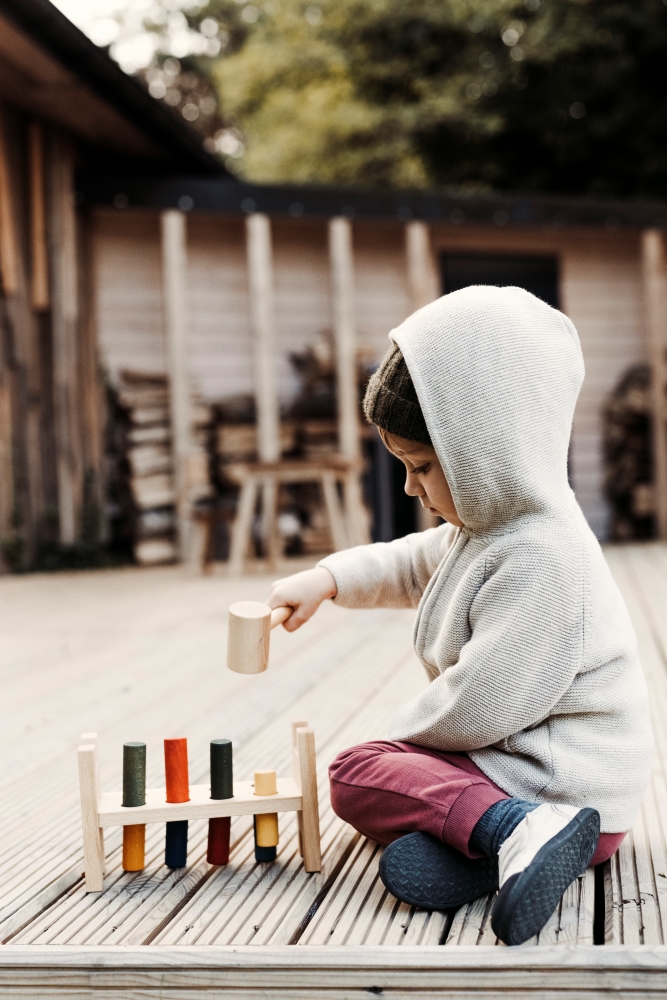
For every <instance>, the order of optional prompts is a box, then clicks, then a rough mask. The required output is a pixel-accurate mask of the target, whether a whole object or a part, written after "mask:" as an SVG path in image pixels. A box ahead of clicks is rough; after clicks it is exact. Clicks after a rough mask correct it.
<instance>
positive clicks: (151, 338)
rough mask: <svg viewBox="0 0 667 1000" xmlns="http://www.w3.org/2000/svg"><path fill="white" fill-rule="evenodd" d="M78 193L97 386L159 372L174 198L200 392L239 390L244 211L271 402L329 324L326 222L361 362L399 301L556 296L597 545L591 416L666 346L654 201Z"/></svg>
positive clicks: (94, 182)
mask: <svg viewBox="0 0 667 1000" xmlns="http://www.w3.org/2000/svg"><path fill="white" fill-rule="evenodd" d="M81 200H82V203H83V204H85V205H86V206H87V208H88V211H89V218H90V225H91V233H92V236H91V239H92V244H93V247H94V263H93V271H94V284H95V289H96V306H95V316H96V330H97V337H98V343H99V348H100V351H101V356H102V358H103V361H104V365H105V370H106V371H107V373H108V375H109V377H110V378H111V379H112V380H113V379H114V378H115V377H117V374H118V373H119V372H120V371H121V370H122V369H123V368H126V367H130V368H133V369H144V370H145V371H147V372H150V371H166V369H167V356H166V342H165V337H164V314H163V309H162V301H163V294H162V287H161V249H160V247H161V237H160V214H161V212H164V211H165V210H166V209H169V208H174V207H178V206H179V205H181V206H183V205H185V206H186V208H187V212H186V213H185V214H186V215H187V224H186V231H187V236H186V239H187V327H188V329H187V338H188V364H189V371H190V373H191V377H192V378H193V380H194V381H195V383H196V386H197V388H198V390H199V391H200V392H201V393H202V395H203V396H204V398H206V399H208V400H211V401H213V400H222V399H225V398H226V397H230V396H234V395H237V394H239V393H241V392H253V391H254V388H255V381H254V379H255V376H254V369H253V347H252V343H253V336H252V324H253V320H252V308H251V295H250V287H251V279H250V278H249V272H248V256H247V249H248V246H247V243H248V231H249V230H248V226H249V223H250V220H252V219H253V217H256V215H257V214H258V213H260V214H261V215H262V216H264V215H266V216H268V217H269V219H270V234H269V235H268V236H267V238H270V243H271V251H272V275H271V282H272V285H273V306H272V308H273V311H274V321H275V333H274V337H275V340H274V347H273V350H274V352H275V369H276V377H277V381H278V392H279V395H280V398H281V400H282V402H283V404H287V403H288V402H289V400H290V398H291V397H293V395H294V394H295V392H296V391H297V383H296V381H295V374H294V370H293V368H292V367H291V366H290V364H289V356H290V354H292V353H294V352H298V351H303V350H304V349H305V348H306V347H307V346H308V345H309V344H312V343H313V342H314V341H315V340H316V339H317V338H318V336H320V335H321V334H322V332H326V331H329V330H331V329H332V328H333V327H334V325H335V307H336V303H335V295H334V286H335V283H334V275H333V272H332V255H331V227H332V220H337V219H343V220H345V225H346V226H347V227H348V229H349V233H350V238H351V254H352V260H351V266H353V271H354V292H353V295H354V322H355V336H356V342H357V350H358V352H359V355H360V356H361V357H362V359H363V360H365V361H366V362H367V363H368V364H369V365H372V363H374V362H377V360H378V359H379V358H380V357H381V356H382V354H383V352H384V351H385V350H386V347H387V334H388V331H389V330H391V329H392V327H394V326H396V325H397V324H398V323H400V322H401V321H402V320H403V319H404V318H405V317H406V316H407V315H408V314H409V313H410V312H411V311H412V310H413V309H415V308H417V307H419V306H420V305H423V304H424V303H426V302H428V301H430V300H431V299H433V298H435V297H436V296H437V295H439V294H442V292H447V291H452V290H454V289H456V288H458V287H462V286H463V285H466V284H470V283H484V282H488V283H502V284H519V285H522V286H524V287H527V288H529V290H532V291H535V292H536V293H537V294H539V295H541V296H542V297H544V298H545V299H546V300H547V301H549V302H551V303H552V304H553V305H557V306H559V307H560V308H561V309H563V310H564V312H566V313H567V314H568V315H569V316H570V317H571V318H572V320H573V321H574V323H575V325H576V327H577V329H578V331H579V335H580V338H581V343H582V347H583V352H584V358H585V363H586V372H587V374H586V380H585V382H584V387H583V390H582V393H581V397H580V400H579V404H578V407H577V411H576V416H575V424H574V433H573V438H572V447H571V463H570V464H571V479H572V483H573V487H574V489H575V491H576V493H577V496H578V498H579V501H580V503H581V505H582V507H583V509H584V512H585V513H586V516H587V518H588V520H589V522H590V524H591V525H592V527H593V529H594V531H595V532H596V533H597V535H598V536H599V537H600V538H605V537H607V532H608V520H609V507H608V502H607V500H606V498H605V495H604V484H603V480H604V469H603V453H602V452H603V449H602V410H603V407H604V404H605V401H606V400H607V398H608V396H609V394H610V393H611V392H612V390H613V388H614V386H615V385H616V384H617V382H618V380H619V379H620V378H621V377H622V375H623V374H624V373H625V372H626V371H627V370H628V368H630V367H631V366H633V365H636V364H638V363H640V362H642V361H649V360H653V361H654V362H655V361H656V359H658V360H659V358H660V350H659V349H658V350H657V351H656V349H655V345H656V344H658V345H660V344H664V343H665V342H666V337H665V329H664V325H665V322H666V320H665V316H666V309H667V298H666V297H665V289H664V280H665V267H664V259H663V253H664V251H663V250H662V245H663V244H662V237H661V235H660V232H659V230H660V229H661V227H663V226H664V225H665V224H666V223H667V209H666V208H665V207H664V206H662V205H655V204H653V205H648V204H638V203H611V202H598V203H596V202H591V201H585V202H584V201H581V200H566V199H554V198H549V199H547V198H521V197H512V198H475V199H466V200H461V199H453V198H447V197H442V196H440V195H436V194H428V195H416V194H401V193H397V194H391V195H382V196H370V195H367V194H361V193H352V192H350V191H332V190H321V191H317V190H312V189H311V190H308V189H296V188H287V187H285V188H277V187H258V186H257V187H253V186H246V185H240V184H235V183H231V182H228V181H224V180H219V179H211V180H199V181H192V180H187V179H184V180H172V181H170V182H168V183H163V184H157V185H156V184H154V183H153V182H152V181H147V180H143V179H139V180H137V179H134V180H132V179H129V178H127V177H125V178H119V177H116V178H110V177H106V178H100V177H91V176H88V177H87V178H85V179H84V180H83V188H82V192H81ZM114 204H120V205H122V206H124V207H123V208H122V209H118V208H114ZM663 384H664V379H663ZM663 450H664V448H663ZM663 476H664V473H663ZM663 492H664V491H663Z"/></svg>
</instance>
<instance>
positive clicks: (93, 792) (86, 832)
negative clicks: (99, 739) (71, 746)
mask: <svg viewBox="0 0 667 1000" xmlns="http://www.w3.org/2000/svg"><path fill="white" fill-rule="evenodd" d="M84 735H86V736H87V737H88V738H90V737H91V736H92V735H93V734H88V733H87V734H84ZM78 758H79V791H80V794H81V827H82V831H83V863H84V868H85V876H86V892H102V890H103V888H104V830H103V829H102V827H101V826H100V825H99V815H98V810H99V800H100V777H99V767H98V762H97V747H96V745H95V744H94V743H87V744H83V745H82V746H80V747H79V751H78Z"/></svg>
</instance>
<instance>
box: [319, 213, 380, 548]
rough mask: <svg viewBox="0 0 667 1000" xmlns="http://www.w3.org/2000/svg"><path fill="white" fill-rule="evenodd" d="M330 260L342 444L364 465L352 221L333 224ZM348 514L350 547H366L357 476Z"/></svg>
mask: <svg viewBox="0 0 667 1000" xmlns="http://www.w3.org/2000/svg"><path fill="white" fill-rule="evenodd" d="M329 256H330V260H331V289H332V298H333V327H334V345H335V356H336V403H337V408H338V444H339V449H340V453H341V455H342V456H343V458H346V459H347V460H348V461H351V462H353V463H360V462H361V448H360V444H359V399H358V386H357V323H356V305H355V291H354V253H353V248H352V224H351V222H350V220H349V219H345V218H341V217H338V218H335V219H331V220H330V221H329ZM345 512H346V516H347V522H348V535H349V540H350V544H352V545H363V544H365V543H366V542H368V541H369V540H370V536H369V530H368V515H367V511H366V508H365V506H364V502H363V495H362V490H361V481H360V477H359V475H358V474H357V473H356V472H355V473H354V474H352V475H350V476H349V477H348V480H347V485H346V489H345Z"/></svg>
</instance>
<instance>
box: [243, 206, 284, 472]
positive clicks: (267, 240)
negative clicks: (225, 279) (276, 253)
mask: <svg viewBox="0 0 667 1000" xmlns="http://www.w3.org/2000/svg"><path fill="white" fill-rule="evenodd" d="M246 235H247V253H248V285H249V289H250V322H251V326H252V344H253V360H254V367H255V398H256V400H257V450H258V458H259V460H260V462H277V461H278V459H279V458H280V426H279V421H280V416H279V410H278V390H277V386H276V373H275V358H274V302H273V255H272V250H271V223H270V221H269V217H268V216H267V215H262V214H260V213H256V214H254V215H249V216H248V218H247V220H246Z"/></svg>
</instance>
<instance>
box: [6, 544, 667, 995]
mask: <svg viewBox="0 0 667 1000" xmlns="http://www.w3.org/2000/svg"><path fill="white" fill-rule="evenodd" d="M608 559H609V562H610V565H611V567H612V570H613V572H614V574H615V576H616V579H617V580H618V583H619V585H620V587H621V589H622V591H623V593H624V595H625V598H626V600H627V602H628V605H629V608H630V612H631V614H632V617H633V620H634V623H635V627H636V629H637V633H638V636H639V642H640V646H641V652H642V658H643V662H644V667H645V670H646V674H647V677H648V680H649V684H650V687H651V693H652V706H653V712H654V725H655V730H656V741H657V753H656V757H655V768H654V777H653V783H652V785H651V788H650V789H649V791H648V793H647V795H646V799H645V801H644V805H643V808H642V811H641V814H640V816H639V818H638V820H637V823H636V825H635V828H634V830H633V833H632V837H628V838H627V839H626V842H625V843H624V845H623V846H622V848H621V850H620V852H619V854H618V856H617V857H615V858H614V859H613V860H612V863H611V864H610V865H608V866H607V867H606V869H605V870H602V869H600V870H598V872H597V874H596V873H594V872H593V871H589V872H587V873H586V874H585V875H584V876H583V877H582V878H581V879H579V880H578V881H577V883H575V885H573V886H572V887H571V888H570V889H569V890H568V892H567V893H566V894H565V896H564V898H563V900H562V902H561V904H560V906H559V907H558V909H557V911H556V912H555V913H554V915H553V917H552V918H551V920H550V921H549V923H548V924H547V926H546V927H545V928H544V930H543V931H542V933H541V934H540V935H539V940H535V941H532V942H529V943H528V944H527V945H524V946H523V947H522V948H515V949H508V948H504V947H503V946H500V947H498V942H497V941H496V939H495V937H494V935H493V932H492V931H491V927H490V921H489V912H490V908H491V905H492V898H484V899H480V900H477V901H476V902H475V903H473V904H471V905H469V906H467V907H464V908H462V909H461V910H459V911H458V912H457V913H454V914H451V913H450V914H440V913H433V914H431V913H425V912H420V911H415V910H414V909H412V908H410V907H408V906H405V905H403V904H399V903H398V902H397V901H396V900H395V899H393V897H391V896H389V895H388V894H387V893H386V892H385V890H384V887H383V886H382V883H381V882H380V880H379V877H378V870H377V869H378V866H377V861H378V856H379V852H380V848H379V847H378V846H377V845H375V844H373V843H370V842H368V841H366V840H365V838H363V837H360V836H359V835H358V834H356V833H355V832H354V831H353V830H352V829H351V828H350V827H348V826H346V825H345V824H343V823H341V822H340V821H339V820H338V819H337V818H336V817H335V816H334V815H333V813H332V811H331V808H330V806H329V800H328V788H327V780H326V766H327V764H328V762H329V761H330V760H331V759H332V758H333V757H334V756H335V754H336V753H337V752H338V751H339V750H341V749H343V748H344V747H346V746H350V745H351V744H353V743H356V742H360V741H362V740H366V739H370V738H372V737H376V736H382V735H384V734H385V733H386V727H387V723H388V720H389V718H390V717H391V715H392V713H393V712H394V710H395V709H396V708H397V706H399V705H400V704H401V703H402V702H403V701H405V700H406V699H407V698H409V697H410V696H412V695H413V694H415V693H416V692H417V691H418V690H420V688H421V687H422V686H423V685H424V684H425V679H424V677H423V674H422V671H421V668H420V666H419V664H418V662H417V660H416V658H415V656H414V653H413V652H412V648H411V622H412V617H413V614H412V612H409V611H398V612H396V611H384V610H380V611H368V612H352V611H345V610H343V609H340V608H335V607H333V606H332V605H330V604H327V605H326V606H325V607H324V608H323V609H322V611H321V612H320V613H319V614H318V615H317V616H316V618H315V619H314V620H313V621H311V622H310V623H309V624H308V625H307V626H305V627H304V628H303V629H302V630H301V631H300V632H298V633H296V634H294V635H287V633H285V632H283V630H282V629H278V630H276V631H275V632H274V633H273V636H272V650H271V667H270V669H269V671H268V672H267V673H266V674H263V675H259V676H255V677H246V676H242V675H236V674H232V673H230V672H229V671H228V670H227V669H226V667H225V646H226V636H225V631H226V628H225V620H226V614H225V612H226V607H227V605H228V604H229V603H231V602H232V601H233V600H238V599H241V598H251V599H252V598H254V599H262V598H264V597H265V596H266V593H267V587H268V580H267V578H265V577H260V576H253V577H246V578H244V579H237V580H231V579H227V578H225V577H223V576H213V577H209V578H197V577H192V576H189V575H188V574H187V573H186V572H185V571H184V570H181V569H175V568H173V569H171V568H170V569H160V570H121V571H113V572H103V573H79V574H63V575H53V576H32V577H12V578H7V577H5V578H2V579H0V620H1V621H2V626H0V653H1V662H2V680H3V683H2V692H3V697H2V701H1V702H0V716H1V718H2V727H1V729H0V746H1V747H2V754H3V758H2V759H3V767H2V768H1V769H0V787H1V788H2V798H1V802H2V809H1V810H0V938H1V940H2V942H3V948H1V949H0V995H2V996H21V997H35V998H37V997H40V998H41V997H45V996H52V995H53V996H56V995H57V996H60V997H69V996H72V997H74V996H76V997H82V996H88V995H90V996H93V995H94V996H95V997H105V998H106V997H107V996H108V997H112V996H114V997H118V996H122V997H132V998H134V997H137V998H138V997H146V996H160V997H169V998H172V997H174V998H176V997H185V996H188V997H191V996H192V993H193V990H194V991H195V992H202V993H204V994H207V995H209V996H222V995H224V996H226V997H227V996H230V997H237V996H238V997H241V996H244V997H250V996H259V995H276V996H289V997H319V996H331V997H336V998H340V1000H342V998H343V997H353V996H354V997H356V996H360V997H361V996H366V997H367V996H370V995H380V994H383V993H386V994H387V995H391V996H392V997H394V996H396V997H403V996H405V997H407V996H410V997H422V996H424V997H426V996H435V995H436V993H438V994H440V993H442V992H443V990H444V991H445V992H446V993H447V995H448V996H458V995H459V994H460V995H461V996H463V994H464V993H469V992H470V991H471V990H472V991H478V992H480V993H484V994H485V995H488V996H496V995H500V993H503V994H504V995H506V993H507V991H508V990H509V991H510V992H511V991H512V990H517V991H520V992H522V993H527V994H528V995H533V994H534V995H540V996H551V995H553V996H555V995H556V993H558V994H559V995H561V994H562V993H573V994H575V993H576V994H577V995H582V994H583V993H586V994H587V995H588V994H591V995H597V994H598V993H599V994H600V996H602V995H603V993H605V994H606V993H608V992H609V991H610V990H611V991H612V992H615V991H618V992H621V993H622V994H623V995H625V994H626V993H628V994H629V993H639V994H640V995H645V994H648V993H667V948H665V947H664V942H665V928H667V840H666V832H667V785H666V774H667V770H666V769H667V732H666V730H665V720H667V672H666V664H667V615H666V614H665V610H666V609H667V547H663V546H659V545H646V546H631V547H627V548H623V549H610V550H609V551H608ZM291 718H305V719H308V721H309V723H310V724H311V725H312V726H313V727H314V729H315V733H316V739H317V750H318V769H319V786H320V806H321V829H322V843H323V849H324V869H323V871H322V873H321V874H318V875H308V874H306V873H305V872H304V871H303V868H302V865H301V859H300V857H299V854H298V851H297V845H296V829H295V820H294V816H293V814H285V815H284V816H283V817H281V841H280V848H279V855H278V861H277V862H276V863H275V864H273V865H257V864H255V862H254V856H253V844H252V831H251V821H250V820H249V819H248V818H247V817H239V818H238V819H235V820H234V821H233V824H232V841H233V850H232V860H231V863H230V864H229V866H227V867H225V868H213V867H211V866H210V865H208V864H207V863H206V860H205V854H206V823H205V821H197V822H193V823H191V828H190V841H189V865H188V868H187V869H184V870H179V871H170V870H169V869H167V868H165V867H164V865H163V863H162V862H163V852H164V827H163V826H161V825H157V824H156V825H153V826H149V827H148V828H147V842H146V846H147V867H146V869H145V871H143V872H141V873H137V874H125V873H123V872H122V871H121V869H120V830H116V829H112V830H110V831H107V871H108V874H107V876H106V879H105V890H104V892H103V893H101V894H99V895H97V894H86V893H85V891H84V887H83V880H82V875H81V872H82V852H81V830H80V819H79V814H78V786H77V774H76V747H77V745H78V743H79V736H80V734H81V733H82V732H86V731H90V730H97V731H98V732H99V734H100V739H99V751H100V760H101V769H102V787H103V788H104V789H112V788H117V787H119V786H120V781H121V758H122V743H123V742H124V741H125V740H131V739H140V740H144V741H145V742H146V743H147V744H148V783H149V785H151V784H159V783H160V780H161V777H162V773H161V772H162V743H161V741H162V739H163V738H164V737H165V736H187V737H188V740H189V749H190V776H191V780H192V781H193V782H201V781H205V780H206V778H207V773H208V744H209V740H210V739H211V738H214V737H217V736H229V737H231V738H232V739H233V741H234V747H235V757H234V769H235V776H236V777H237V778H239V779H243V778H247V777H250V776H251V774H252V772H253V770H254V769H255V768H266V767H269V768H271V767H273V768H276V769H277V770H278V773H279V774H281V773H282V774H289V773H290V767H291V762H290V756H291V747H290V734H289V721H290V719H291ZM596 945H604V946H596Z"/></svg>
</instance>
